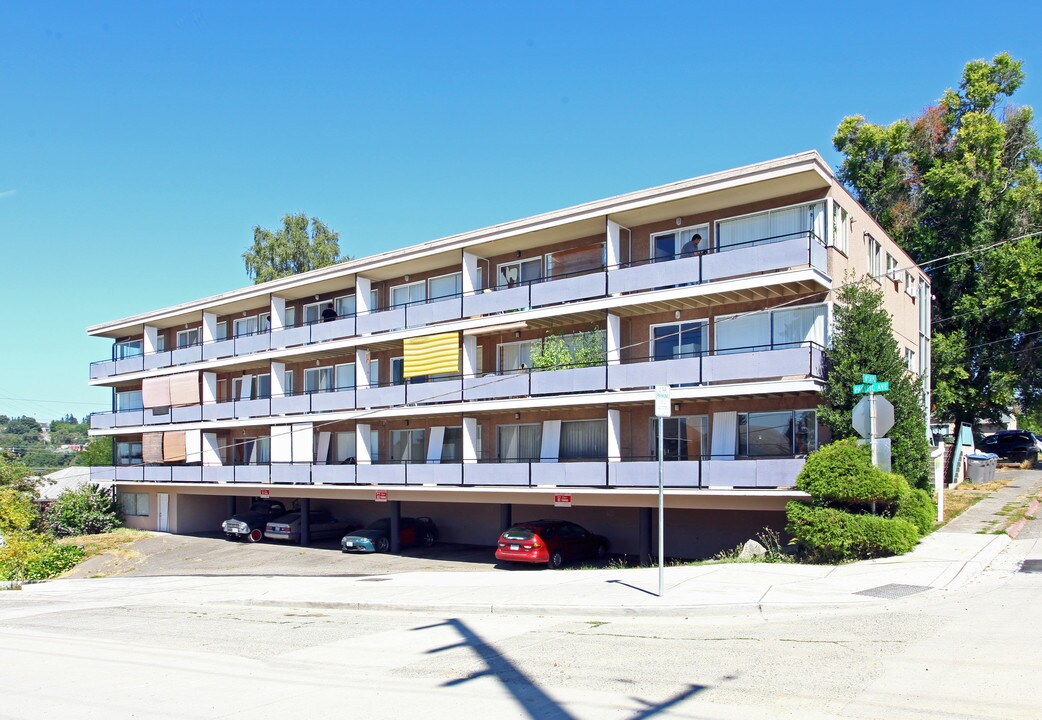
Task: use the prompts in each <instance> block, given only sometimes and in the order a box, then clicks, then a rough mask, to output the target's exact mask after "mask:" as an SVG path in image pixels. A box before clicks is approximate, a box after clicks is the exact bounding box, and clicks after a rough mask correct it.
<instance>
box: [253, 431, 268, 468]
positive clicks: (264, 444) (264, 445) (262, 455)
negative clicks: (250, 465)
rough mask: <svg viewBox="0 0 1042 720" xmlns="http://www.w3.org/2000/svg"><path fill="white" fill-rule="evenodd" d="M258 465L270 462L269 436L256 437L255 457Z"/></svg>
mask: <svg viewBox="0 0 1042 720" xmlns="http://www.w3.org/2000/svg"><path fill="white" fill-rule="evenodd" d="M254 462H256V463H257V464H258V465H267V464H269V463H270V462H271V438H270V437H268V436H267V435H265V436H264V437H259V438H257V448H256V459H255V460H254Z"/></svg>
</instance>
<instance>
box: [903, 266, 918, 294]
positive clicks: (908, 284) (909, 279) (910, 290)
mask: <svg viewBox="0 0 1042 720" xmlns="http://www.w3.org/2000/svg"><path fill="white" fill-rule="evenodd" d="M915 292H916V289H915V275H913V274H912V271H911V270H905V293H906V294H907V295H909V296H910V297H915Z"/></svg>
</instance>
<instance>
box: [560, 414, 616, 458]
mask: <svg viewBox="0 0 1042 720" xmlns="http://www.w3.org/2000/svg"><path fill="white" fill-rule="evenodd" d="M559 453H560V454H559V455H558V457H560V459H561V460H577V459H590V460H603V459H604V458H606V457H607V456H608V421H607V420H569V421H565V422H562V423H561V447H560V450H559Z"/></svg>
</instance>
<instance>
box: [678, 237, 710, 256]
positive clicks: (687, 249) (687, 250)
mask: <svg viewBox="0 0 1042 720" xmlns="http://www.w3.org/2000/svg"><path fill="white" fill-rule="evenodd" d="M701 242H702V236H701V235H700V234H699V233H695V234H694V235H692V236H691V239H690V240H688V241H687V242H686V243H684V247H682V248H680V257H682V258H686V257H694V256H695V255H705V254H706V251H705V250H703V249H701V248H700V247H699V246H698V245H699V243H701Z"/></svg>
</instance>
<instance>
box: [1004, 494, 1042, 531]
mask: <svg viewBox="0 0 1042 720" xmlns="http://www.w3.org/2000/svg"><path fill="white" fill-rule="evenodd" d="M1040 504H1042V503H1040V502H1039V500H1038V498H1035V499H1034V500H1032V501H1031V502H1030V503H1029V504H1028V507H1027V510H1026V512H1025V514H1026V515H1030V516H1031V517H1034V516H1035V515H1036V514H1038V508H1039V505H1040ZM1027 524H1028V518H1026V517H1023V518H1021V519H1020V520H1017V521H1016V522H1015V523H1013V524H1012V525H1010V526H1009V527H1008V528H1006V534H1007V535H1009V536H1010V537H1011V538H1013V539H1016V537H1017V535H1019V534H1020V531H1021V530H1023V529H1024V526H1025V525H1027Z"/></svg>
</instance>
